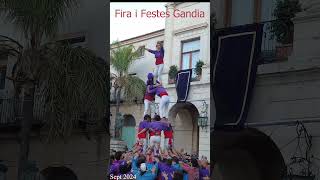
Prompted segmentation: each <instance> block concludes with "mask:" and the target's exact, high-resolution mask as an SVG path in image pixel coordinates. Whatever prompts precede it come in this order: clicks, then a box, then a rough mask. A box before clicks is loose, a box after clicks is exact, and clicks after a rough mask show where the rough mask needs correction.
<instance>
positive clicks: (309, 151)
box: [211, 0, 320, 180]
mask: <svg viewBox="0 0 320 180" xmlns="http://www.w3.org/2000/svg"><path fill="white" fill-rule="evenodd" d="M300 2H301V3H302V5H303V9H304V11H303V12H301V13H298V14H297V16H296V18H294V19H293V22H294V39H293V42H292V45H291V47H292V52H289V53H288V54H287V55H288V56H287V57H283V56H281V57H279V56H278V54H277V53H274V54H273V56H274V57H271V60H268V59H267V57H265V58H264V60H265V61H264V63H262V64H261V65H259V67H258V75H257V79H256V84H255V89H254V93H253V99H252V102H251V105H250V109H249V114H248V118H247V128H246V129H245V130H243V131H238V132H236V131H235V132H213V136H211V138H212V143H213V144H212V146H213V149H212V154H211V157H213V160H214V162H215V163H216V166H215V169H214V172H213V179H218V180H220V179H223V180H233V179H237V180H248V179H255V180H271V179H272V180H282V179H284V178H282V177H281V176H282V175H287V174H290V173H287V172H291V174H292V175H296V176H292V177H293V179H299V178H300V179H302V178H303V177H301V176H308V175H309V177H304V178H303V179H313V178H312V177H310V176H315V179H319V178H320V176H319V165H320V163H319V156H320V141H319V129H320V110H319V105H320V100H319V98H320V93H319V92H320V86H319V84H320V68H319V67H320V46H319V45H320V34H319V32H320V8H319V7H320V2H319V1H317V0H309V1H300ZM268 3H270V1H269V0H246V1H241V4H240V1H239V0H238V1H237V0H227V1H223V0H218V1H214V3H213V9H214V11H215V14H216V17H215V20H216V27H217V28H222V27H227V26H233V25H241V24H247V23H253V22H260V21H265V20H264V19H263V18H262V16H264V15H267V14H270V13H267V11H268V10H270V12H272V8H271V9H270V7H271V6H268V5H263V4H268ZM231 4H233V5H231ZM256 5H257V6H256ZM241 7H242V8H244V9H246V10H244V9H242V8H241ZM254 7H255V8H254ZM257 8H258V9H257ZM240 10H241V11H240ZM231 12H232V13H231ZM264 12H265V13H264ZM252 14H254V15H257V14H258V16H252ZM254 17H256V18H254ZM259 17H261V19H260V20H257V21H256V19H257V18H258V19H259ZM272 19H273V18H272V16H269V19H267V20H272ZM267 33H268V32H267ZM264 40H265V41H266V39H264ZM262 46H264V43H262ZM278 46H280V44H278V43H275V44H274V45H272V48H271V49H269V50H270V51H275V52H276V51H278V50H277V48H278ZM262 50H268V49H267V47H266V49H263V48H262ZM263 52H264V51H263ZM268 58H270V56H269V57H268ZM265 62H270V63H265ZM211 104H212V106H213V105H214V103H211ZM211 116H212V117H213V119H212V120H213V122H214V121H215V119H214V117H215V116H214V114H212V115H211ZM309 140H310V141H309ZM308 173H310V174H308Z"/></svg>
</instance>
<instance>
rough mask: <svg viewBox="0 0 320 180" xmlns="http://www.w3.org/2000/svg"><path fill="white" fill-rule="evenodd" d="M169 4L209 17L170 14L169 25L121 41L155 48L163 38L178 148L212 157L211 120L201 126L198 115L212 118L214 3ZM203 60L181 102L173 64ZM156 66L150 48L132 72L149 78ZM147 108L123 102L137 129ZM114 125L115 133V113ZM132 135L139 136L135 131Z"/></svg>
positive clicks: (165, 74) (166, 81) (187, 65)
mask: <svg viewBox="0 0 320 180" xmlns="http://www.w3.org/2000/svg"><path fill="white" fill-rule="evenodd" d="M166 8H167V11H169V12H170V13H171V14H173V11H174V9H179V10H181V11H194V10H195V9H198V10H202V11H203V12H204V13H205V17H198V18H175V17H173V16H170V17H168V18H166V23H165V29H163V30H159V31H156V32H152V33H149V34H145V35H142V36H139V37H135V38H131V39H128V40H124V41H121V42H120V44H121V45H133V46H135V47H136V48H139V47H143V46H144V47H146V48H149V49H155V45H156V43H157V42H158V41H163V43H164V50H165V57H164V62H165V63H164V64H165V65H164V71H163V75H162V81H163V84H164V86H165V88H166V89H167V91H168V93H169V96H170V105H169V120H170V121H171V122H172V125H173V128H174V142H175V143H174V144H175V148H179V149H181V148H183V149H184V150H185V152H189V153H191V152H198V153H199V155H200V156H201V155H204V156H206V157H208V158H210V130H209V126H210V122H209V121H208V122H207V124H206V127H204V126H203V127H199V126H198V117H200V116H206V117H207V118H208V119H210V112H209V108H210V52H209V48H210V4H209V3H167V5H166ZM200 60H201V61H203V62H204V66H203V68H202V75H201V77H198V76H196V75H195V74H193V78H192V79H193V81H192V82H191V84H190V91H189V96H188V99H187V102H186V103H179V104H177V103H176V102H177V95H176V88H175V84H172V83H170V80H169V76H168V72H169V69H170V67H171V66H173V65H176V66H177V67H178V70H183V69H194V68H195V65H196V63H197V62H198V61H200ZM154 68H155V65H154V56H153V55H152V54H150V53H148V52H147V51H146V52H144V54H142V55H141V57H140V59H139V60H137V61H136V62H135V63H134V64H133V65H132V68H131V69H130V72H131V73H135V74H136V75H137V76H138V77H139V78H141V79H143V80H144V81H145V80H146V77H147V74H148V73H149V72H153V69H154ZM111 93H112V92H111ZM158 102H159V99H158V98H156V104H157V103H158ZM206 108H208V109H206ZM143 111H144V105H143V104H141V103H138V104H137V103H134V104H126V103H123V104H122V105H121V106H120V112H121V113H123V114H125V115H127V117H129V116H130V117H131V118H130V119H134V120H135V123H134V126H135V129H136V130H137V126H138V125H139V122H140V121H141V120H142V119H143ZM206 112H207V113H206ZM111 113H112V114H114V113H115V106H114V105H112V106H111ZM204 114H205V115H204ZM125 121H126V119H125ZM110 127H111V129H110V131H111V134H114V127H115V119H114V117H113V118H112V121H111V126H110ZM131 135H132V136H135V132H133V133H132V134H131ZM121 138H122V140H127V144H132V141H135V138H134V139H128V138H126V137H121ZM111 148H112V147H111Z"/></svg>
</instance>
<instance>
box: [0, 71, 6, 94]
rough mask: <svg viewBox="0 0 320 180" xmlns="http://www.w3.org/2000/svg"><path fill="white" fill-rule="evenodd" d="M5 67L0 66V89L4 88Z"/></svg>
mask: <svg viewBox="0 0 320 180" xmlns="http://www.w3.org/2000/svg"><path fill="white" fill-rule="evenodd" d="M6 74H7V67H5V66H4V67H0V89H4V88H5V85H6Z"/></svg>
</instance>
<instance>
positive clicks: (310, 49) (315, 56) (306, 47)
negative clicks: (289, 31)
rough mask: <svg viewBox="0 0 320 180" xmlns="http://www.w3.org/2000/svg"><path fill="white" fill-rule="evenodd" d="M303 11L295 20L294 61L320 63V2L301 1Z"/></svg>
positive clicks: (316, 0) (292, 57) (311, 0)
mask: <svg viewBox="0 0 320 180" xmlns="http://www.w3.org/2000/svg"><path fill="white" fill-rule="evenodd" d="M300 2H301V4H302V9H303V11H302V12H300V13H298V14H297V16H296V17H295V18H294V19H293V23H294V42H293V54H292V56H291V57H290V60H292V61H315V60H319V61H320V51H319V44H320V1H319V0H300Z"/></svg>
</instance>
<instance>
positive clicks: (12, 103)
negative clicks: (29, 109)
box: [0, 96, 46, 125]
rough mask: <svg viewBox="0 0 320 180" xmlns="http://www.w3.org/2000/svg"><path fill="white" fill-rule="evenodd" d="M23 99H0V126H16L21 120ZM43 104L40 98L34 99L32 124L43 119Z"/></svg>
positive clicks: (44, 111) (42, 99)
mask: <svg viewBox="0 0 320 180" xmlns="http://www.w3.org/2000/svg"><path fill="white" fill-rule="evenodd" d="M22 105H23V99H20V98H19V99H18V98H8V99H0V125H16V124H17V123H19V121H20V120H21V119H22V118H23V106H22ZM45 113H46V109H45V102H44V98H43V97H41V96H36V97H35V98H34V108H33V120H34V123H39V122H42V121H43V120H44V119H45Z"/></svg>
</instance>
